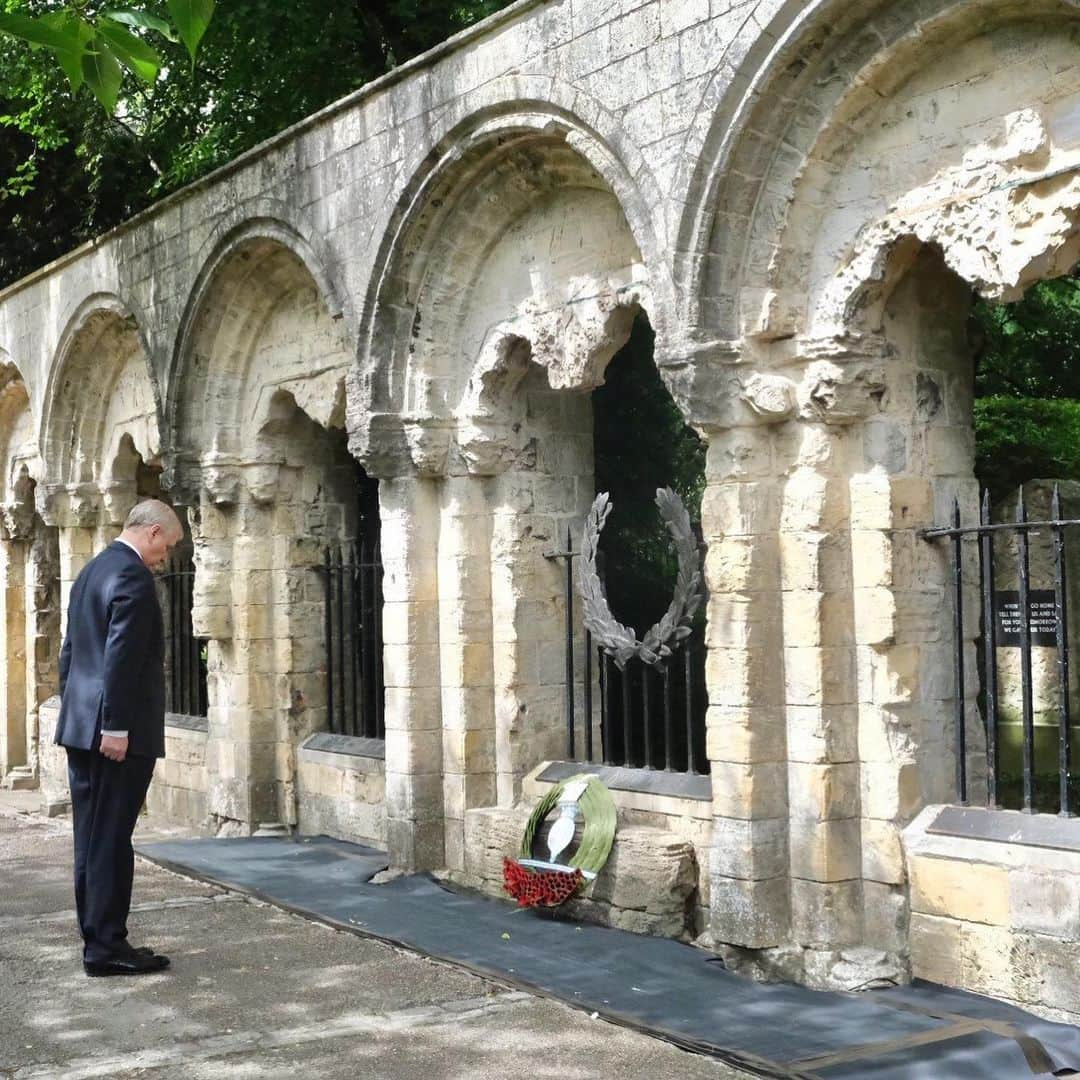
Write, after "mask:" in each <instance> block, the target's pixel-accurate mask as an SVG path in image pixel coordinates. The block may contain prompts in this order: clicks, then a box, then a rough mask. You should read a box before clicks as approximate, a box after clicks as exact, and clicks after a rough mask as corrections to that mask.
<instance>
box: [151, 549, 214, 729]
mask: <svg viewBox="0 0 1080 1080" xmlns="http://www.w3.org/2000/svg"><path fill="white" fill-rule="evenodd" d="M159 583H160V599H161V610H162V615H163V617H164V623H165V708H166V711H168V712H170V713H179V714H181V715H185V716H206V713H207V705H208V694H207V674H206V642H204V641H200V640H199V639H198V638H197V637H196V636H195V634H194V632H193V630H192V626H191V608H192V602H193V598H194V592H195V563H194V561H193V560H192V557H191V555H190V554H187V555H174V556H173V557H172V559H170V561H169V563H168V565H167V566H166V569H165V572H164V573H163V574H161V576H160V578H159Z"/></svg>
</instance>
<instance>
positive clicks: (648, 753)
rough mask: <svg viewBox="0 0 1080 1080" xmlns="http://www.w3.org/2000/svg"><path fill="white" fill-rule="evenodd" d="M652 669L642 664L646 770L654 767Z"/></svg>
mask: <svg viewBox="0 0 1080 1080" xmlns="http://www.w3.org/2000/svg"><path fill="white" fill-rule="evenodd" d="M650 673H651V668H650V667H649V665H648V664H646V663H644V662H642V665H641V716H642V721H643V722H642V730H643V732H644V738H645V761H644V765H645V768H646V769H651V768H652V767H653V764H652V762H653V755H652V723H651V721H650V718H649V708H650V705H649V675H650Z"/></svg>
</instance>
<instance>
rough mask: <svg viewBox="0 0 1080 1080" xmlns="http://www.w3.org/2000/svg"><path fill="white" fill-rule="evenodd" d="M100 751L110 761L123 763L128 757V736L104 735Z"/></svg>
mask: <svg viewBox="0 0 1080 1080" xmlns="http://www.w3.org/2000/svg"><path fill="white" fill-rule="evenodd" d="M100 749H101V752H102V753H103V754H104V755H105V756H106V757H107V758H108V759H109V760H110V761H123V760H124V758H126V757H127V749H128V741H127V736H126V735H124V736H122V737H119V736H116V735H102V736H101V747H100Z"/></svg>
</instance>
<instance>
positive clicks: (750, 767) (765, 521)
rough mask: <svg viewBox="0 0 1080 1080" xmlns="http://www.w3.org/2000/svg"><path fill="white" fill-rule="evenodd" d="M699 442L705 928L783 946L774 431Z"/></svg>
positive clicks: (732, 939) (726, 937)
mask: <svg viewBox="0 0 1080 1080" xmlns="http://www.w3.org/2000/svg"><path fill="white" fill-rule="evenodd" d="M708 438H709V448H708V454H707V458H706V488H705V494H704V498H703V500H702V508H701V519H702V530H703V533H704V536H705V540H706V542H707V544H708V554H707V556H706V560H705V579H706V585H707V587H708V592H709V603H708V612H707V614H708V630H707V633H708V638H707V643H708V655H707V660H706V678H707V686H708V694H709V709H708V716H707V743H708V755H709V760H710V762H711V767H712V786H713V814H714V817H713V853H712V868H711V877H710V891H711V898H710V908H711V911H712V917H711V923H710V932H711V934H712V937H713V938H714V939H715V940H716V941H717V942H718V943H726V944H730V945H735V946H743V947H746V948H750V949H767V948H772V947H775V946H779V945H781V944H783V943H785V942H786V940H787V938H788V934H789V924H790V917H791V912H790V903H789V901H790V881H789V878H788V833H787V770H786V764H785V759H786V755H787V751H786V732H785V725H784V709H783V647H782V646H783V640H782V636H781V610H780V596H779V548H778V543H777V528H778V524H779V503H780V491H779V486H778V484H777V481H776V476H775V469H776V466H775V458H774V449H775V447H774V442H775V436H774V433H773V430H772V429H771V428H769V427H765V426H761V427H733V428H727V429H719V430H713V431H711V432H709V433H708Z"/></svg>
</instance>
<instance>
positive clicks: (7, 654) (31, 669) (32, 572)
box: [0, 350, 60, 786]
mask: <svg viewBox="0 0 1080 1080" xmlns="http://www.w3.org/2000/svg"><path fill="white" fill-rule="evenodd" d="M0 356H3V357H5V362H4V363H3V364H2V366H0V469H2V470H3V473H2V476H0V486H2V495H0V514H2V527H0V657H2V659H3V665H2V670H0V712H2V716H0V778H4V779H5V782H6V783H8V784H12V785H14V786H23V785H26V786H30V785H33V784H34V783H36V782H37V781H38V779H39V776H40V772H41V756H42V754H43V753H47V749H46V748H45V747H43V746H42V739H41V732H40V723H39V712H38V710H39V707H40V706H41V705H42V704H43V703H44V702H45V701H46V700H47V699H48V698H49V697H50V696H52V695H53V694H55V693H56V689H57V657H58V656H59V649H60V590H59V581H58V576H59V575H58V571H59V552H58V548H57V536H56V530H55V529H54V528H50V527H49V526H47V525H46V524H45V523H44V522H43V521H42V519H41V517H40V516H39V515H38V512H37V506H36V498H35V489H36V486H37V483H38V481H39V480H40V477H41V464H40V457H39V454H38V442H37V425H36V423H35V419H34V415H33V409H32V406H31V402H30V397H29V394H28V392H27V388H26V384H25V383H24V381H23V378H22V374H21V373H20V371H19V369H18V368H17V367H16V365H15V364H14V363H11V362H10V361H7V360H6V354H4V353H3V352H2V350H0Z"/></svg>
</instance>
